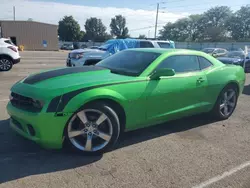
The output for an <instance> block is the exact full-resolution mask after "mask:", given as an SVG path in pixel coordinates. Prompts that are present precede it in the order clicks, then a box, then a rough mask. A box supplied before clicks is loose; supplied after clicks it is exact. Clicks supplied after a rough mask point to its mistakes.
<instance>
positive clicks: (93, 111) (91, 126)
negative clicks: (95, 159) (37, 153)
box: [66, 103, 120, 154]
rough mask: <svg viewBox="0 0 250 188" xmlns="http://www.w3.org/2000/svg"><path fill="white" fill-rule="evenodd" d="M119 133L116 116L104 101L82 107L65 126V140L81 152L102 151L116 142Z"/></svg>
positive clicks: (94, 152)
mask: <svg viewBox="0 0 250 188" xmlns="http://www.w3.org/2000/svg"><path fill="white" fill-rule="evenodd" d="M119 134H120V124H119V119H118V116H117V114H116V113H115V112H114V110H113V109H112V108H111V107H110V106H108V105H106V104H104V103H95V104H91V105H87V106H86V107H83V108H82V109H81V110H79V111H77V112H76V113H75V114H74V115H73V116H72V117H71V119H70V120H69V122H68V125H67V127H66V141H67V142H68V144H69V145H70V146H71V148H73V149H74V150H77V151H81V152H83V153H93V154H96V153H103V152H104V151H106V150H107V149H109V148H111V147H112V146H113V145H114V144H115V143H116V141H117V139H118V137H119Z"/></svg>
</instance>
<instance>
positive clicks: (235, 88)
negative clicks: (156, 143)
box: [7, 48, 246, 153]
mask: <svg viewBox="0 0 250 188" xmlns="http://www.w3.org/2000/svg"><path fill="white" fill-rule="evenodd" d="M245 79H246V76H245V73H244V71H243V69H242V67H240V66H235V65H225V64H223V63H221V62H220V61H218V60H217V59H215V58H214V57H212V56H211V55H208V54H205V53H203V52H198V51H191V50H180V49H159V48H155V49H152V48H150V49H127V50H123V51H120V52H118V53H116V54H114V55H112V56H110V57H108V58H106V59H104V60H102V61H101V62H99V63H97V64H96V65H95V66H82V67H73V68H58V69H53V70H50V71H43V72H40V73H37V74H33V75H30V76H28V77H26V78H24V79H23V80H20V81H19V82H17V83H16V84H15V85H14V86H13V87H12V88H11V94H10V101H9V103H8V105H7V111H8V113H9V115H10V126H11V127H12V128H13V129H14V130H15V131H16V132H17V133H19V134H21V135H22V136H24V137H26V138H28V139H30V140H32V141H35V142H37V143H39V144H40V145H41V146H43V147H46V148H54V149H59V148H62V147H63V145H65V146H69V147H72V148H74V149H76V150H78V151H81V152H85V153H102V152H104V151H106V150H107V149H109V148H111V147H112V146H113V145H114V144H115V143H116V141H117V140H118V138H119V135H120V134H121V133H122V132H124V131H131V130H135V129H139V128H142V127H147V126H151V125H156V124H159V123H163V122H166V121H169V120H173V119H179V118H182V117H185V116H190V115H194V114H199V113H210V114H211V115H212V116H213V117H214V118H216V119H219V120H224V119H227V118H229V117H230V116H231V115H232V113H233V112H234V110H235V108H236V105H237V99H238V97H239V95H240V94H241V93H242V91H243V88H244V83H245Z"/></svg>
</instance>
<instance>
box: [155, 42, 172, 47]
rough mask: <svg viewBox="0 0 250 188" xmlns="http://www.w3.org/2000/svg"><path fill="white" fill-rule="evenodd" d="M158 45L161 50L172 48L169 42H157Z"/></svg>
mask: <svg viewBox="0 0 250 188" xmlns="http://www.w3.org/2000/svg"><path fill="white" fill-rule="evenodd" d="M157 44H158V45H159V46H160V48H171V46H170V44H169V43H168V42H157Z"/></svg>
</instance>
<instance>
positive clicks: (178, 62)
mask: <svg viewBox="0 0 250 188" xmlns="http://www.w3.org/2000/svg"><path fill="white" fill-rule="evenodd" d="M161 68H169V69H174V70H175V72H176V73H182V72H193V71H198V70H200V66H199V62H198V59H197V57H196V56H194V55H176V56H171V57H168V58H167V59H165V60H163V61H162V62H161V64H160V65H159V66H158V67H157V69H161Z"/></svg>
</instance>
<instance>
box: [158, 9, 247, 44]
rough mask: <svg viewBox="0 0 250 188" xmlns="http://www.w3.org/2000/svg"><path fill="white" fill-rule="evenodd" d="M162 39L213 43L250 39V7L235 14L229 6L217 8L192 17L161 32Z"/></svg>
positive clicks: (165, 27) (177, 22) (167, 26)
mask: <svg viewBox="0 0 250 188" xmlns="http://www.w3.org/2000/svg"><path fill="white" fill-rule="evenodd" d="M159 38H160V39H164V40H165V39H171V40H175V41H183V42H184V41H200V42H203V41H211V42H219V41H225V40H232V39H234V40H241V41H242V40H244V41H249V39H250V5H247V6H242V7H241V9H240V10H238V11H237V12H235V13H233V12H232V11H231V10H230V8H229V7H227V6H217V7H213V8H211V9H209V10H208V11H206V12H204V13H203V14H198V15H190V16H189V17H187V18H182V19H179V20H177V21H176V22H174V23H167V24H166V25H165V26H164V27H163V29H162V30H160V37H159Z"/></svg>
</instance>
